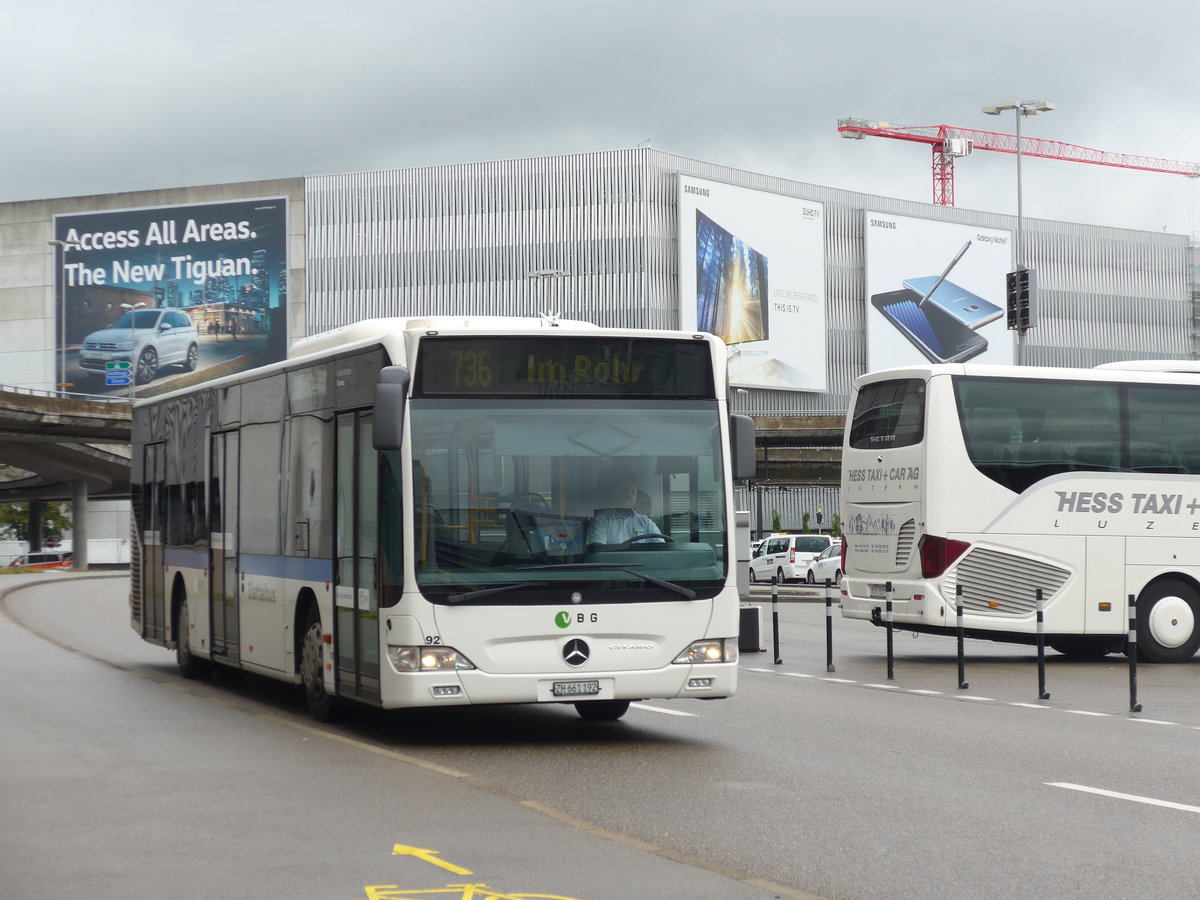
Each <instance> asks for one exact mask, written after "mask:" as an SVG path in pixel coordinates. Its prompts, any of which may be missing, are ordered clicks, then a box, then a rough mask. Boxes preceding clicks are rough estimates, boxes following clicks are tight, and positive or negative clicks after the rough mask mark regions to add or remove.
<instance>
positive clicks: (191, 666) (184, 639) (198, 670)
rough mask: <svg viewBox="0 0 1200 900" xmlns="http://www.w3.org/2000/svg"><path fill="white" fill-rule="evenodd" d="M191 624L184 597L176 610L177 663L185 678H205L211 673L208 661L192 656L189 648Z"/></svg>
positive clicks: (180, 672)
mask: <svg viewBox="0 0 1200 900" xmlns="http://www.w3.org/2000/svg"><path fill="white" fill-rule="evenodd" d="M189 624H190V620H189V619H188V602H187V597H184V598H183V599H182V600H180V601H179V605H178V606H177V607H176V609H175V662H176V663H177V664H178V666H179V674H180V675H182V676H183V677H184V678H203V677H204V676H205V675H207V674H208V673H209V666H208V660H205V659H200V658H199V657H198V656H192V651H191V648H189V647H188V631H189V630H190V629H189Z"/></svg>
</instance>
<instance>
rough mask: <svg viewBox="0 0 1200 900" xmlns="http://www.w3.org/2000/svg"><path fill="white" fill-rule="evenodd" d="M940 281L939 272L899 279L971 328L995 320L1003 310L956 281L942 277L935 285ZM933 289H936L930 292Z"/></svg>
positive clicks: (918, 294) (979, 326)
mask: <svg viewBox="0 0 1200 900" xmlns="http://www.w3.org/2000/svg"><path fill="white" fill-rule="evenodd" d="M937 281H938V276H936V275H925V276H922V277H920V278H905V279H904V280H903V281H902V282H900V283H901V284H903V285H904V286H905V287H906V288H908V289H909V290H911V291H914V292H915V293H916V294H917V296H919V297H925V296H926V295H928V297H927V299H926V301H925V304H929V303H932V304H933V305H934V306H937V307H940V308H941V309H943V310H945V311H946V312H948V313H949V314H950V315H951V316H953V317H954V318H956V319H958V321H960V322H962V323H963V324H964V325H966V326H967V327H968V328H982V327H983V326H984V325H986V324H988V322H994V321H996V320H997V319H998V318H1000V316H1001V314H1003V312H1004V310H1002V309H1001V308H1000V307H999V306H997V305H996V304H995V303H991V302H990V301H988V300H984V299H983V298H982V297H980V296H979V295H978V294H973V293H971V292H970V291H968V290H967V289H966V288H964V287H960V286H959V285H957V284H955V283H954V282H953V281H942V283H941V284H938V285H937V287H936V288H935V287H934V285H935V284H937ZM930 290H932V291H933V293H930ZM925 304H922V305H925Z"/></svg>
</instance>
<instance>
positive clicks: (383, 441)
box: [131, 318, 753, 719]
mask: <svg viewBox="0 0 1200 900" xmlns="http://www.w3.org/2000/svg"><path fill="white" fill-rule="evenodd" d="M725 354H726V351H725V347H724V345H722V344H721V342H720V341H719V340H717V339H716V338H714V337H712V336H711V335H705V334H681V333H677V332H665V331H662V332H641V331H630V330H620V329H606V330H602V329H599V328H596V327H595V326H592V325H589V324H587V323H583V322H568V321H559V320H556V319H553V318H545V319H541V320H538V319H502V318H473V319H464V318H454V319H451V318H436V319H433V318H431V319H379V320H371V321H367V322H361V323H358V324H356V325H351V326H347V327H346V328H342V329H338V330H336V331H333V332H329V333H326V334H323V335H317V336H314V337H312V338H308V339H305V340H302V341H299V342H297V343H296V345H295V346H294V347H293V348H292V352H291V354H290V357H289V359H288V360H286V361H284V362H280V363H277V364H274V365H270V366H266V367H263V368H260V369H254V370H252V371H249V372H245V373H243V374H239V375H233V376H229V377H225V378H221V379H219V380H215V381H212V382H209V383H206V384H202V385H200V386H197V387H193V388H188V389H184V390H180V391H175V392H172V393H169V394H165V395H163V396H161V397H158V398H154V399H149V400H145V401H142V402H139V403H138V404H137V406H136V407H135V409H134V424H133V429H134V439H133V495H134V503H133V506H134V516H135V525H134V531H135V536H136V540H137V546H136V548H135V553H136V555H135V558H134V560H133V566H132V571H133V586H132V593H131V607H132V623H133V627H134V629H135V630H136V631H137V632H138V633H139V634H140V635H141V636H142V637H143V638H144V639H145V640H147V641H150V642H151V643H155V644H158V645H160V646H163V647H167V648H174V649H175V651H176V656H177V660H178V663H179V666H180V669H181V671H182V672H183V674H184V675H185V676H189V677H193V676H197V675H200V674H202V673H204V672H206V671H207V670H209V669H210V668H211V667H213V666H214V665H215V666H227V667H232V668H236V669H243V670H247V671H250V672H255V673H259V674H262V675H266V676H269V677H272V678H277V679H280V680H283V681H288V682H293V683H296V684H300V685H303V689H304V693H305V696H306V697H307V703H308V707H309V710H310V711H311V712H312V713H313V715H315V716H317V717H318V718H325V717H328V716H329V715H330V714H331V713H332V711H333V710H334V709H335V706H336V704H337V703H338V702H339V701H341V700H343V699H346V700H355V701H360V702H362V703H366V704H370V705H374V706H377V707H382V708H386V709H391V708H399V707H412V706H455V705H463V704H491V703H546V702H557V703H564V702H565V703H574V704H575V706H576V708H577V709H578V711H579V713H580V715H581V716H583V717H584V718H588V719H614V718H617V717H619V716H621V715H622V714H623V713H624V712H625V711H626V709H627V708H628V706H629V703H630V701H631V700H638V699H645V698H668V697H693V698H700V699H714V698H720V697H728V696H730V695H732V694H733V693H734V690H735V688H736V680H737V664H736V660H737V633H738V592H737V581H736V569H735V565H734V560H735V558H736V554H735V552H734V547H733V545H732V541H731V534H732V531H733V526H732V523H733V521H734V517H733V513H732V488H731V476H736V477H746V475H747V474H749V473H746V472H744V471H739V470H738V466H739V465H740V466H741V467H745V466H746V465H753V424H752V422H751V421H750V420H749V419H747V418H746V417H743V416H732V417H731V416H729V414H728V408H727V404H726V386H725V368H724V360H725ZM731 440H732V446H733V447H736V448H738V450H737V459H736V460H735V459H734V458H733V455H734V454H733V450H732V449H731ZM610 471H619V472H620V473H621V474H622V475H623V477H626V478H629V479H632V480H633V481H635V482H636V485H637V488H638V495H637V496H638V500H637V508H638V509H639V510H640V511H641V513H642V514H644V515H645V516H648V517H649V519H650V521H652V522H653V523H654V527H653V528H649V527H648V526H647V527H646V528H644V529H643V530H645V531H652V532H657V533H651V534H642V535H639V536H638V537H637V538H633V539H631V540H630V541H627V542H625V543H624V544H622V545H619V546H618V545H605V546H601V547H597V546H595V545H593V544H592V543H591V541H590V540H589V534H588V530H589V523H590V521H591V519H592V518H593V517H594V516H595V515H596V513H597V511H598V510H600V509H602V508H604V507H605V506H606V505H608V503H607V499H606V498H602V497H599V496H597V494H596V490H597V485H598V484H599V483H600V482H601V481H602V480H603V479H604V478H605V477H606V473H608V472H610ZM642 521H644V520H642Z"/></svg>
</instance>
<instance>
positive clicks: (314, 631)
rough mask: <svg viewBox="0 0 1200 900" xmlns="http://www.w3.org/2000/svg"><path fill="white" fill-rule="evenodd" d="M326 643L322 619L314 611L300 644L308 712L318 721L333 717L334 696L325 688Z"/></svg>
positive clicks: (305, 700)
mask: <svg viewBox="0 0 1200 900" xmlns="http://www.w3.org/2000/svg"><path fill="white" fill-rule="evenodd" d="M324 651H325V644H324V642H323V633H322V631H321V619H320V617H319V616H318V615H317V614H316V612H315V611H314V612H313V613H312V614H310V615H309V617H308V625H307V626H306V627H305V629H304V640H303V641H302V642H301V644H300V681H301V683H302V684H303V686H304V702H305V703H306V705H307V706H308V714H309V715H310V716H312V717H313V718H314V719H316V720H317V721H318V722H328V721H329V720H330V719H332V718H333V713H334V698H333V697H332V696H331V695H330V694H329V692H328V691H326V690H325V652H324Z"/></svg>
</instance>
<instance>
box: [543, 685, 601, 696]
mask: <svg viewBox="0 0 1200 900" xmlns="http://www.w3.org/2000/svg"><path fill="white" fill-rule="evenodd" d="M551 692H552V693H553V694H554V696H555V697H582V696H586V695H587V694H598V693H600V682H598V681H556V682H554V684H553V686H552V687H551Z"/></svg>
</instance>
